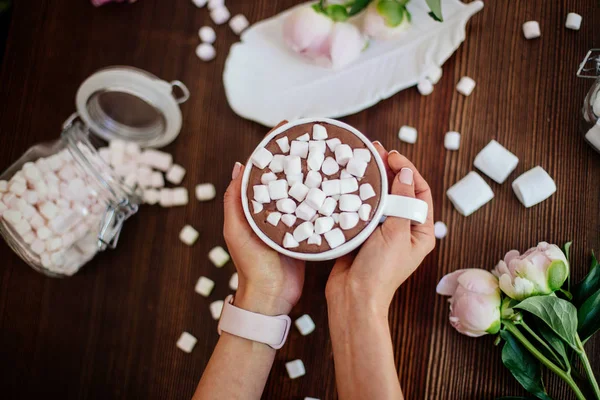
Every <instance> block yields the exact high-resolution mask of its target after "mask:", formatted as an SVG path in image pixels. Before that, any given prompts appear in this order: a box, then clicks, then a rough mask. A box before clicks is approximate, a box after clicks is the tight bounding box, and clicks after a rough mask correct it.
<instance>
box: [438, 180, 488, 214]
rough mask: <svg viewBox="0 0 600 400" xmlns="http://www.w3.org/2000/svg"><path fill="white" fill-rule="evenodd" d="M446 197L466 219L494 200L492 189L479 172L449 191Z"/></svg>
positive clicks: (456, 184) (459, 182)
mask: <svg viewBox="0 0 600 400" xmlns="http://www.w3.org/2000/svg"><path fill="white" fill-rule="evenodd" d="M446 195H447V196H448V198H449V199H450V201H451V202H452V204H453V205H454V207H455V208H456V209H457V210H458V212H460V213H461V214H462V215H464V216H465V217H468V216H469V215H471V214H473V213H474V212H475V211H477V210H478V209H480V208H481V207H482V206H483V205H484V204H486V203H487V202H489V201H490V200H492V199H493V198H494V192H492V188H490V187H489V185H488V184H487V183H486V182H485V181H484V180H483V178H482V177H481V176H479V174H478V173H477V172H473V171H471V172H469V173H468V174H467V175H466V176H465V177H464V178H462V179H461V180H460V181H458V182H456V183H455V184H454V185H453V186H452V187H451V188H450V189H448V191H447V192H446Z"/></svg>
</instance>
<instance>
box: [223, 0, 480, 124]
mask: <svg viewBox="0 0 600 400" xmlns="http://www.w3.org/2000/svg"><path fill="white" fill-rule="evenodd" d="M302 6H304V5H300V6H299V7H302ZM408 8H409V11H410V12H411V14H412V17H413V20H412V21H413V23H412V26H411V28H410V29H409V30H408V31H406V32H405V33H404V34H402V35H400V36H399V37H396V38H394V39H391V40H387V41H372V42H371V45H370V46H369V48H368V49H366V50H365V51H364V52H363V53H362V54H361V57H360V58H359V59H358V60H357V61H355V62H354V63H353V64H351V65H349V66H347V67H346V68H344V69H342V70H331V69H327V68H324V67H320V66H317V65H314V64H311V63H310V62H309V61H307V60H305V59H303V58H302V57H301V56H300V55H298V54H296V53H294V52H292V51H291V50H289V49H288V47H287V46H286V44H285V43H284V41H283V35H282V29H283V28H282V25H283V21H284V20H285V18H286V17H287V15H288V14H289V13H290V12H291V10H288V11H285V12H283V13H281V14H279V15H276V16H275V17H273V18H270V19H267V20H264V21H261V22H259V23H257V24H255V25H254V26H252V27H251V28H250V29H248V30H247V31H246V32H244V33H243V34H242V37H241V42H240V43H236V44H234V45H233V46H232V47H231V50H230V52H229V56H228V58H227V62H226V64H225V71H224V73H223V81H224V84H225V92H226V94H227V100H228V101H229V105H230V106H231V108H232V109H233V110H234V111H235V112H236V113H237V114H238V115H240V116H242V117H244V118H247V119H250V120H253V121H256V122H259V123H261V124H263V125H266V126H269V127H272V126H275V125H276V124H277V123H279V122H280V121H282V120H284V119H287V120H295V119H298V118H302V117H330V118H338V117H342V116H345V115H349V114H353V113H355V112H358V111H361V110H364V109H366V108H368V107H371V106H373V105H374V104H376V103H378V102H379V101H380V100H383V99H386V98H388V97H390V96H392V95H394V94H396V93H398V92H399V91H400V90H403V89H406V88H409V87H411V86H414V85H416V84H417V83H418V81H419V80H420V79H423V78H424V76H425V74H426V73H427V71H428V70H429V68H431V67H432V66H434V65H438V66H441V65H442V64H444V62H445V61H446V60H447V59H448V58H450V56H451V55H452V54H453V53H454V52H455V51H456V49H458V47H459V46H460V44H461V43H462V42H463V41H464V40H465V26H466V24H467V21H468V20H469V19H470V18H471V17H472V16H473V15H474V14H476V13H477V12H479V11H480V10H481V9H482V8H483V2H481V1H475V2H472V3H469V4H464V3H461V2H460V1H458V0H445V1H444V22H443V23H439V22H436V21H434V20H433V19H432V18H431V17H430V16H429V15H428V12H429V8H428V7H427V5H426V4H425V0H413V1H412V2H411V3H410V4H409V7H408Z"/></svg>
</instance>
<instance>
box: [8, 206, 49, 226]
mask: <svg viewBox="0 0 600 400" xmlns="http://www.w3.org/2000/svg"><path fill="white" fill-rule="evenodd" d="M2 204H3V203H0V206H1V205H2ZM1 211H2V210H1V207H0V214H1ZM29 223H30V224H31V226H32V227H33V229H40V228H42V227H43V226H45V225H46V220H45V219H44V217H42V216H41V215H40V214H38V213H37V212H36V213H35V214H34V215H33V216H32V217H31V218H30V219H29Z"/></svg>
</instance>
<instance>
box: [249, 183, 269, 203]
mask: <svg viewBox="0 0 600 400" xmlns="http://www.w3.org/2000/svg"><path fill="white" fill-rule="evenodd" d="M253 189H254V200H256V201H258V202H259V203H263V204H267V203H270V202H271V197H270V196H269V189H268V187H267V186H265V185H255V186H254V187H253Z"/></svg>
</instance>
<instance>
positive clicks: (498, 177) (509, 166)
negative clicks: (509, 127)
mask: <svg viewBox="0 0 600 400" xmlns="http://www.w3.org/2000/svg"><path fill="white" fill-rule="evenodd" d="M518 164H519V158H518V157H517V156H515V155H514V154H513V153H511V152H510V151H508V150H507V149H506V148H505V147H504V146H502V145H501V144H500V143H498V142H497V141H495V140H492V141H490V142H489V143H488V144H487V145H486V146H485V147H484V148H483V150H481V151H480V152H479V154H477V156H475V161H474V162H473V165H474V166H475V167H476V168H477V169H479V170H480V171H481V172H483V173H484V174H486V175H487V176H489V177H490V178H492V179H493V180H494V181H496V182H497V183H504V181H505V180H506V178H508V176H509V175H510V174H511V173H512V172H513V171H514V170H515V168H517V165H518Z"/></svg>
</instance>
